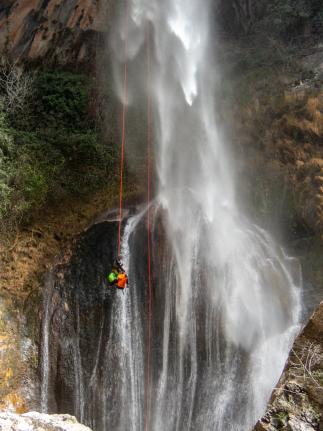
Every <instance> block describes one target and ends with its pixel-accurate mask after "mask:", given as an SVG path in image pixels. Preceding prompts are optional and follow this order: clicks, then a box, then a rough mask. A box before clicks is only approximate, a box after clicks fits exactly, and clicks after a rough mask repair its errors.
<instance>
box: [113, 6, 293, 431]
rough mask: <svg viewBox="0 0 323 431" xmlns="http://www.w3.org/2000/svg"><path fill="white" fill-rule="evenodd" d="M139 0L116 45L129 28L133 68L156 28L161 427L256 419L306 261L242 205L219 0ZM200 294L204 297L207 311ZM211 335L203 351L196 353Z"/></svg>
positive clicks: (283, 347) (283, 350)
mask: <svg viewBox="0 0 323 431" xmlns="http://www.w3.org/2000/svg"><path fill="white" fill-rule="evenodd" d="M129 1H130V0H129ZM130 6H131V7H130V9H131V10H130V17H129V23H128V28H127V29H125V27H123V26H120V28H121V29H122V31H124V33H123V34H121V35H120V36H121V37H120V39H119V45H118V43H117V42H116V43H115V47H118V49H119V51H120V46H121V42H122V41H124V39H125V37H127V36H126V33H128V38H129V41H128V58H127V59H121V60H122V61H127V62H128V63H130V71H131V73H132V75H134V74H135V72H134V70H132V69H131V61H133V60H135V59H136V57H137V56H140V55H142V52H143V45H144V43H145V34H147V25H149V26H151V27H152V28H153V31H151V34H152V39H153V40H152V42H153V43H152V45H153V55H152V62H153V64H152V75H151V86H150V88H148V89H147V91H149V92H150V93H151V96H152V99H153V107H154V111H155V118H156V146H155V155H156V171H157V173H158V180H159V201H160V204H161V207H162V208H163V212H164V219H165V220H166V222H165V225H166V231H167V238H168V241H169V242H170V243H171V247H172V255H173V258H172V259H170V260H169V262H168V266H167V265H166V266H165V268H164V271H165V274H168V275H167V276H165V280H164V282H165V284H164V286H165V304H166V305H165V310H164V325H163V335H162V337H163V352H162V365H161V369H160V370H159V372H156V373H155V375H156V376H157V377H156V379H155V380H154V391H155V397H154V399H155V400H156V401H154V402H153V404H155V405H154V406H153V414H152V429H154V430H156V431H157V430H158V431H159V430H167V431H171V430H189V429H192V430H193V429H201V430H217V431H223V430H227V431H242V430H248V429H250V427H251V426H252V425H253V424H254V422H255V421H256V419H257V418H258V417H260V416H261V414H262V413H263V410H264V408H265V405H266V402H267V400H268V398H269V396H270V392H271V390H272V388H273V387H274V385H275V383H276V382H277V380H278V378H279V375H280V373H281V371H282V368H283V365H284V362H285V360H286V356H287V352H288V349H289V347H290V344H291V341H292V337H293V335H294V334H295V331H296V328H297V324H298V320H299V312H300V301H299V287H300V285H301V278H300V271H299V268H298V265H297V261H296V260H294V259H291V258H289V257H288V256H286V254H285V253H284V251H283V250H282V249H281V248H280V247H279V246H277V245H276V244H275V242H274V241H273V239H272V238H271V236H270V235H269V234H268V233H267V232H265V231H263V230H262V229H260V228H259V227H257V226H255V225H253V224H252V223H250V222H249V221H248V220H247V219H246V218H245V217H244V215H243V214H242V213H241V211H240V209H239V208H238V206H237V203H236V198H235V185H234V175H233V172H234V165H233V163H232V161H231V160H230V157H229V155H228V152H227V149H226V146H225V144H224V142H223V139H221V138H220V134H219V127H218V125H217V124H216V121H215V118H216V115H215V106H214V105H215V101H214V95H215V90H216V79H215V77H216V74H217V65H216V61H214V59H213V58H212V34H211V26H210V21H211V20H210V17H211V14H210V2H209V1H208V0H205V1H204V2H203V4H201V2H200V1H199V0H165V1H162V2H161V1H159V0H149V1H146V0H132V1H130ZM125 32H126V33H125ZM120 41H121V42H120ZM118 57H119V59H120V55H118ZM133 81H135V82H136V85H139V83H141V82H142V80H141V79H140V77H138V78H137V79H136V78H134V79H133ZM143 88H144V86H143ZM136 90H138V88H136ZM129 94H130V95H131V97H133V95H134V94H135V91H134V89H131V88H130V89H129ZM201 303H205V304H207V306H206V307H205V309H203V310H204V312H203V314H202V315H201V312H200V308H201V305H200V304H201ZM202 308H203V307H202ZM171 310H173V311H174V313H175V317H174V316H173V315H172V311H171ZM200 327H202V328H204V330H203V334H201V330H200V329H199V328H200ZM174 333H175V337H176V340H177V341H176V348H175V350H176V352H175V353H174V348H172V350H171V347H170V344H171V341H170V339H171V338H172V337H174ZM204 337H205V346H206V347H205V349H206V352H207V359H206V360H204V359H203V358H200V357H199V354H198V349H199V347H198V346H199V344H201V343H202V341H201V339H202V338H204ZM171 355H172V362H171V359H170V357H171ZM197 386H198V387H199V390H197ZM134 429H140V428H134Z"/></svg>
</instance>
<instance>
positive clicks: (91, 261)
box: [42, 222, 118, 418]
mask: <svg viewBox="0 0 323 431" xmlns="http://www.w3.org/2000/svg"><path fill="white" fill-rule="evenodd" d="M117 228H118V226H117V223H115V222H103V223H100V224H97V225H94V226H92V227H91V228H90V229H89V230H88V231H87V232H86V233H85V234H83V236H81V238H80V239H79V241H78V243H77V245H76V247H75V249H74V250H73V251H72V254H71V255H66V257H65V262H63V263H62V264H60V265H59V266H57V267H56V269H55V271H54V273H53V274H52V275H51V278H50V280H49V282H48V283H47V287H46V292H45V307H46V306H48V319H49V364H48V365H49V371H48V373H49V388H48V394H49V395H48V409H49V411H50V412H65V413H71V414H76V415H77V416H78V417H79V418H81V416H82V414H81V410H82V408H83V407H84V404H83V403H84V400H83V398H82V397H83V392H84V387H83V385H84V384H85V382H86V384H87V385H89V381H90V379H91V375H92V373H93V370H94V369H96V361H97V357H98V355H99V356H100V352H97V346H98V339H99V337H100V331H102V333H103V334H109V327H108V324H109V322H108V319H106V318H105V316H109V315H110V308H111V304H112V300H113V293H115V292H112V290H108V288H107V283H106V276H107V274H108V272H109V270H110V268H111V263H112V261H113V259H114V257H115V253H116V250H117V243H116V237H117ZM101 325H102V326H101ZM43 347H44V346H43ZM42 353H43V352H42Z"/></svg>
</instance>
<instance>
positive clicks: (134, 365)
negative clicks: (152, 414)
mask: <svg viewBox="0 0 323 431" xmlns="http://www.w3.org/2000/svg"><path fill="white" fill-rule="evenodd" d="M140 218H141V214H140V215H138V216H136V217H133V218H131V219H130V220H129V221H128V223H127V225H126V227H125V231H124V234H123V237H122V244H121V254H122V257H123V259H122V263H123V266H124V269H125V271H126V272H127V273H128V274H129V280H130V284H131V290H126V291H117V292H116V295H115V296H114V301H113V305H112V311H111V315H110V316H109V318H110V333H109V337H108V342H107V344H106V346H105V354H104V364H113V369H111V368H110V367H109V366H107V367H106V368H105V374H104V378H103V381H104V389H105V392H104V394H103V397H104V399H103V415H102V417H103V424H104V428H103V430H104V431H107V430H110V429H113V430H114V431H123V430H129V431H137V430H140V429H142V427H143V426H142V413H141V404H142V398H143V387H144V374H143V366H142V364H143V346H142V339H143V333H142V331H143V328H142V325H141V319H140V313H139V307H140V306H139V304H138V298H137V287H136V280H135V278H132V272H131V271H129V253H130V252H129V236H130V234H131V233H132V231H133V230H134V229H135V226H136V224H137V223H138V221H139V220H140Z"/></svg>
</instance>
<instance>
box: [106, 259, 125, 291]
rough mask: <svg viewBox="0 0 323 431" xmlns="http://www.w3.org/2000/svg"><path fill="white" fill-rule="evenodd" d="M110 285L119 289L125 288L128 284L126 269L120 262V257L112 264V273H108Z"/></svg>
mask: <svg viewBox="0 0 323 431" xmlns="http://www.w3.org/2000/svg"><path fill="white" fill-rule="evenodd" d="M108 281H109V283H110V286H115V287H116V288H117V289H122V290H123V289H125V288H126V287H127V284H128V277H127V274H126V271H125V270H124V269H123V266H122V265H121V263H120V260H119V258H117V259H115V260H114V262H113V265H112V269H111V272H110V274H109V275H108Z"/></svg>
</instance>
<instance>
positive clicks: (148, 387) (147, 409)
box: [145, 23, 152, 431]
mask: <svg viewBox="0 0 323 431" xmlns="http://www.w3.org/2000/svg"><path fill="white" fill-rule="evenodd" d="M146 54H147V204H148V208H147V248H148V253H147V256H148V257H147V272H148V274H147V275H148V300H147V318H148V322H147V340H148V345H147V370H146V388H145V394H146V400H145V431H148V430H149V428H150V410H151V371H152V370H151V350H152V283H151V209H150V200H151V156H152V148H151V147H152V117H151V96H150V88H149V87H150V65H151V59H150V31H149V23H148V24H147V33H146Z"/></svg>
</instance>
